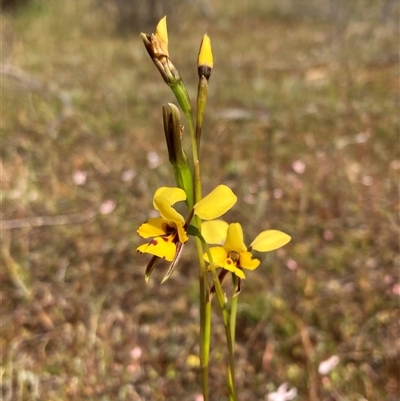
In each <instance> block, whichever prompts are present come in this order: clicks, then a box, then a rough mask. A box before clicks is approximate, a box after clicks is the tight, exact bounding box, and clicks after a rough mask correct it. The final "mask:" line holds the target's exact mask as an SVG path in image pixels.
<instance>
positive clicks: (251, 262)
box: [239, 251, 260, 270]
mask: <svg viewBox="0 0 400 401" xmlns="http://www.w3.org/2000/svg"><path fill="white" fill-rule="evenodd" d="M239 263H240V267H242V268H243V269H248V270H254V269H257V267H258V266H259V265H260V261H259V260H258V259H253V255H252V254H251V253H250V252H247V251H246V252H242V253H241V254H240V262H239Z"/></svg>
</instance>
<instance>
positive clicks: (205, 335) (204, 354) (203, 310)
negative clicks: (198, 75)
mask: <svg viewBox="0 0 400 401" xmlns="http://www.w3.org/2000/svg"><path fill="white" fill-rule="evenodd" d="M184 112H185V111H184ZM185 115H186V117H187V119H188V121H189V131H190V140H191V145H192V155H193V166H194V203H197V202H198V201H199V200H200V199H201V198H202V194H201V192H202V191H201V175H200V161H199V157H198V151H197V143H196V132H195V128H194V124H193V119H192V115H191V112H189V111H187V112H185ZM193 222H194V225H195V227H197V228H198V230H199V231H201V220H200V219H199V218H198V217H197V216H195V217H194V219H193ZM196 247H197V254H198V258H199V290H200V295H199V296H200V363H201V383H202V389H203V398H204V401H208V400H209V387H208V376H209V361H210V343H211V340H210V338H211V301H210V299H209V297H208V293H209V285H208V280H207V268H206V265H205V262H204V258H203V247H202V243H201V241H200V240H199V239H198V238H196Z"/></svg>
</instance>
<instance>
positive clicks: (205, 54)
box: [197, 35, 214, 68]
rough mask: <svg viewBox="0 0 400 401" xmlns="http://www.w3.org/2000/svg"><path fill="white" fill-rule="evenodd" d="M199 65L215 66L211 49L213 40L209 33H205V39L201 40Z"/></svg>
mask: <svg viewBox="0 0 400 401" xmlns="http://www.w3.org/2000/svg"><path fill="white" fill-rule="evenodd" d="M197 65H198V66H199V67H200V66H208V67H211V68H213V66H214V59H213V54H212V50H211V41H210V38H209V36H208V35H204V37H203V40H202V41H201V45H200V51H199V57H198V59H197Z"/></svg>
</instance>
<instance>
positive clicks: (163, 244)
mask: <svg viewBox="0 0 400 401" xmlns="http://www.w3.org/2000/svg"><path fill="white" fill-rule="evenodd" d="M137 251H138V252H140V253H149V254H150V255H154V256H158V257H159V258H164V259H165V260H168V261H169V262H172V261H173V260H174V257H175V253H176V245H175V244H174V243H173V242H172V238H171V236H169V237H159V238H153V240H152V241H151V242H149V243H148V244H143V245H140V246H139V247H138V248H137Z"/></svg>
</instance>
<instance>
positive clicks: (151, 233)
mask: <svg viewBox="0 0 400 401" xmlns="http://www.w3.org/2000/svg"><path fill="white" fill-rule="evenodd" d="M137 233H138V234H139V235H140V236H141V237H142V238H150V237H159V236H160V235H165V234H166V233H167V222H166V221H165V219H163V218H162V217H157V218H155V219H150V220H148V221H146V222H145V223H143V224H141V225H140V226H139V228H138V230H137Z"/></svg>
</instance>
